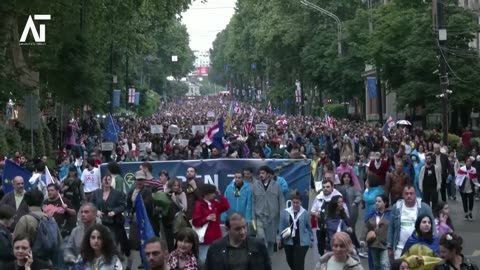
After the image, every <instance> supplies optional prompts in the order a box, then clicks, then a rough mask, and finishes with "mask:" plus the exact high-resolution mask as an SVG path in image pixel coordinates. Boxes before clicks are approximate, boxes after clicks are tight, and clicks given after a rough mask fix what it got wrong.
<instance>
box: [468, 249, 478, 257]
mask: <svg viewBox="0 0 480 270" xmlns="http://www.w3.org/2000/svg"><path fill="white" fill-rule="evenodd" d="M468 257H480V250H478V249H476V250H475V251H474V252H473V253H472V255H470V256H468Z"/></svg>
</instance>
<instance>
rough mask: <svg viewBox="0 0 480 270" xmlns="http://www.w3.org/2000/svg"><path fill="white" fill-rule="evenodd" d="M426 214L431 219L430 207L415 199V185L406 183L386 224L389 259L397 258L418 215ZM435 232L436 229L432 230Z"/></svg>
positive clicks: (410, 233) (413, 228) (411, 231)
mask: <svg viewBox="0 0 480 270" xmlns="http://www.w3.org/2000/svg"><path fill="white" fill-rule="evenodd" d="M423 215H428V216H430V218H431V220H434V219H433V214H432V209H431V208H430V206H428V205H427V204H426V203H423V202H422V200H421V199H417V195H416V193H415V187H414V186H413V185H411V184H408V185H406V186H405V188H404V189H403V199H401V200H398V201H397V202H396V203H395V205H393V207H392V210H391V214H390V217H391V218H390V223H389V224H388V235H387V248H388V256H389V257H390V258H391V259H393V258H394V259H398V258H400V255H401V254H402V251H403V247H404V246H405V243H406V242H407V240H408V238H409V237H410V236H411V235H412V233H413V231H414V230H415V221H416V220H417V217H418V216H423ZM433 233H434V234H436V230H433Z"/></svg>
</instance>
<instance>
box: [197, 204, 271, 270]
mask: <svg viewBox="0 0 480 270" xmlns="http://www.w3.org/2000/svg"><path fill="white" fill-rule="evenodd" d="M225 226H226V227H227V231H228V234H227V236H225V237H223V238H222V239H220V240H218V241H216V242H214V243H213V244H212V245H211V246H210V248H209V249H208V252H207V259H206V261H205V268H204V269H206V270H235V269H249V270H271V269H272V262H271V260H270V255H269V254H268V251H267V248H266V246H265V244H264V243H263V242H262V241H259V240H257V239H256V238H253V237H249V236H247V222H246V221H245V217H244V216H243V215H242V214H240V213H232V214H231V215H230V216H229V217H228V219H227V221H226V222H225Z"/></svg>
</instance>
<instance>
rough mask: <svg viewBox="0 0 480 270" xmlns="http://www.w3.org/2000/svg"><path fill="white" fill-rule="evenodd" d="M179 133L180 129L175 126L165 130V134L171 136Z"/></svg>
mask: <svg viewBox="0 0 480 270" xmlns="http://www.w3.org/2000/svg"><path fill="white" fill-rule="evenodd" d="M179 132H180V128H178V126H176V125H170V126H169V127H168V130H167V133H169V134H173V135H175V134H178V133H179Z"/></svg>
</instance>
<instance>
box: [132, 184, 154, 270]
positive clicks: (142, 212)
mask: <svg viewBox="0 0 480 270" xmlns="http://www.w3.org/2000/svg"><path fill="white" fill-rule="evenodd" d="M135 215H136V216H137V226H138V235H139V236H140V256H141V257H142V262H143V265H144V266H145V269H146V270H149V267H148V263H147V257H146V256H145V242H147V240H148V239H150V238H152V237H155V233H154V232H153V228H152V225H151V224H150V220H149V219H148V215H147V210H146V209H145V204H144V203H143V198H142V195H141V194H140V193H139V194H138V196H137V198H136V199H135Z"/></svg>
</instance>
